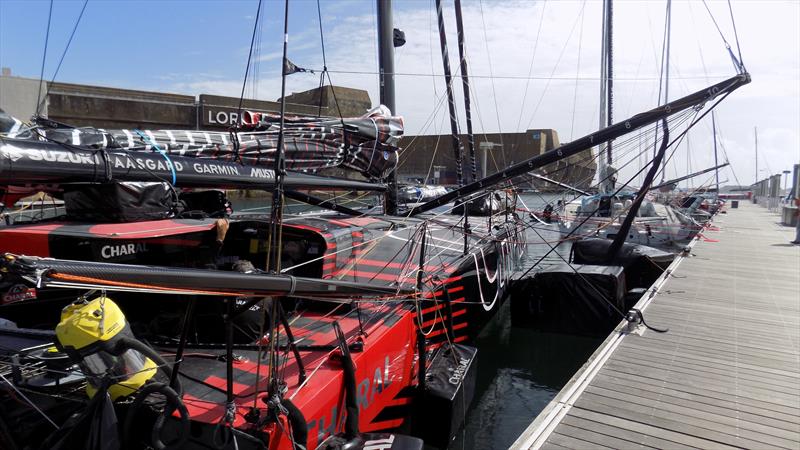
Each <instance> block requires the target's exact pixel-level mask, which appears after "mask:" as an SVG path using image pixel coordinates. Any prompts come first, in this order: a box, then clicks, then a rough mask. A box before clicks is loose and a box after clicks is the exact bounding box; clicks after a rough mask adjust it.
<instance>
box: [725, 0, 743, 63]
mask: <svg viewBox="0 0 800 450" xmlns="http://www.w3.org/2000/svg"><path fill="white" fill-rule="evenodd" d="M728 11H729V12H730V14H731V25H733V37H734V38H735V40H736V52H737V53H739V65H740V68H741V70H744V58H742V47H741V46H740V45H739V32H738V31H736V21H735V20H733V6H731V0H728Z"/></svg>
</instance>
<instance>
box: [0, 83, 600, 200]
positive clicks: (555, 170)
mask: <svg viewBox="0 0 800 450" xmlns="http://www.w3.org/2000/svg"><path fill="white" fill-rule="evenodd" d="M40 86H41V94H39V89H40ZM37 98H38V99H39V106H38V109H39V114H40V115H41V116H43V117H47V118H49V119H51V120H55V121H57V122H61V123H65V124H68V125H73V126H94V127H98V128H128V129H146V128H150V129H178V130H181V129H184V130H189V129H207V130H226V129H229V128H230V126H231V125H233V124H235V123H237V121H238V120H239V117H238V115H239V101H240V99H239V98H238V97H225V96H219V95H211V94H199V95H197V96H193V95H181V94H171V93H163V92H151V91H139V90H132V89H117V88H111V87H103V86H89V85H82V84H72V83H60V82H57V83H52V84H51V83H48V82H46V81H45V82H42V83H40V82H39V80H37V79H31V78H23V77H16V76H13V75H12V74H11V71H10V70H9V69H7V68H3V69H2V76H0V109H3V110H4V111H6V112H7V113H8V114H10V115H12V116H14V117H17V118H19V119H21V120H28V119H29V118H30V117H32V116H33V115H34V114H36V112H37V111H36V110H37V106H36V104H37ZM372 106H373V105H372V100H371V99H370V97H369V94H368V93H367V91H365V90H361V89H354V88H348V87H342V86H323V87H321V88H317V89H311V90H308V91H304V92H297V93H292V94H291V95H287V96H286V111H287V113H288V114H294V115H301V116H314V117H316V116H327V117H340V115H341V116H342V117H354V116H360V115H362V114H364V112H366V111H367V110H368V109H370V108H371V107H372ZM241 109H242V114H245V115H247V114H251V113H253V112H267V113H278V112H279V111H280V102H279V100H276V101H266V100H254V99H243V100H242V108H241ZM243 120H245V121H246V120H247V117H244V118H243ZM461 140H462V142H463V144H464V148H465V149H466V136H461ZM475 142H476V147H477V148H476V152H477V153H478V155H477V164H478V167H479V169H478V173H479V174H481V173H484V172H483V169H486V171H485V173H487V174H492V173H494V172H496V171H497V170H499V169H500V168H503V167H507V166H509V165H511V164H514V163H515V162H519V161H522V160H524V159H527V158H530V157H532V156H536V155H540V154H542V153H544V152H547V151H550V150H552V149H554V148H556V147H558V145H559V142H558V133H556V131H555V130H549V129H543V130H527V131H525V132H524V133H502V134H500V133H490V134H481V135H476V136H475ZM400 147H401V148H402V149H403V150H402V151H401V154H400V162H399V169H398V179H399V180H400V181H401V182H403V181H409V180H411V181H417V182H428V183H435V184H456V164H455V156H454V155H453V150H452V143H451V138H450V135H428V136H404V137H403V139H402V140H401V144H400ZM465 153H466V150H465ZM469 161H470V159H469V155H465V159H464V173H465V174H466V176H467V178H466V179H467V180H469V178H468V177H469V172H470V162H469ZM595 168H596V166H595V162H594V159H593V158H592V156H591V151H588V150H587V152H585V154H581V155H577V156H574V157H572V158H570V159H568V160H567V161H566V162H561V163H559V164H558V165H551V167H547V168H545V170H544V172H545V174H548V175H550V176H551V177H552V178H555V179H557V180H559V181H562V182H564V183H567V184H572V185H575V186H576V187H586V186H587V185H588V184H589V183H590V182H591V179H592V176H593V175H594V172H595ZM338 174H339V175H344V174H342V173H338ZM536 186H537V187H540V188H547V187H548V186H547V185H542V184H541V183H536Z"/></svg>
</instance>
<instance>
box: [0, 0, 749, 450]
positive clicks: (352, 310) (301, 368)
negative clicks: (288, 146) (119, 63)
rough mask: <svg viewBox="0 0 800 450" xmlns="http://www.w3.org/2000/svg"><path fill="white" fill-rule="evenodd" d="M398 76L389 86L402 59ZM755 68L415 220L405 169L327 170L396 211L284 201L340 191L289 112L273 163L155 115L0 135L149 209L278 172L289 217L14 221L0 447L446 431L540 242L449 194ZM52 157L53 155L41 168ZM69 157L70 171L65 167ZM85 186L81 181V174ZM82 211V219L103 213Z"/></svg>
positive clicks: (692, 101)
mask: <svg viewBox="0 0 800 450" xmlns="http://www.w3.org/2000/svg"><path fill="white" fill-rule="evenodd" d="M390 6H391V4H390V3H389V2H388V1H386V0H381V1H379V3H378V11H379V14H380V16H379V24H380V36H381V45H380V47H381V49H382V52H381V60H382V61H384V60H387V61H390V60H391V46H392V44H391V42H392V38H391V37H392V34H393V33H392V32H393V30H392V27H391V16H390V14H391V8H390ZM287 14H288V12H287ZM286 22H288V20H287V21H285V23H286ZM285 42H286V41H284V45H285ZM285 60H286V55H285V47H284V61H285ZM383 68H384V69H386V67H385V66H384V67H383ZM381 73H383V74H388V76H386V78H385V79H384V80H383V81H384V83H383V85H384V86H386V87H390V86H391V85H392V83H391V77H392V76H393V75H392V74H393V73H394V70H393V68H390V69H388V70H382V71H381ZM284 80H285V75H284ZM748 82H749V75H747V74H746V73H742V74H737V75H736V76H735V77H732V78H730V79H728V80H725V81H723V82H720V83H717V84H716V85H714V86H711V87H710V88H708V89H706V90H702V91H698V92H696V93H694V94H691V95H689V96H686V97H684V98H681V99H678V100H675V101H673V102H670V103H669V104H667V105H664V106H660V107H657V108H655V109H652V110H650V111H647V112H644V113H641V114H638V115H636V116H633V117H631V118H629V119H627V120H626V121H623V122H620V123H617V124H615V125H611V126H608V127H605V128H603V129H601V130H599V131H597V132H595V133H591V134H590V135H587V136H585V137H583V138H580V139H577V140H575V141H573V142H570V143H568V144H564V145H562V146H560V147H559V148H558V149H556V150H554V151H552V152H548V153H546V154H543V155H538V156H536V157H533V158H530V159H528V160H525V161H522V162H520V163H517V164H514V165H512V166H510V167H507V168H505V169H504V170H502V171H500V172H498V173H495V174H492V175H490V176H487V177H484V178H482V179H477V180H474V181H472V182H470V183H464V184H463V185H461V186H459V187H458V188H456V189H454V190H453V191H450V192H448V193H447V194H443V195H441V196H438V197H436V198H435V199H432V200H430V201H427V202H424V203H421V204H417V205H414V206H413V207H411V208H410V209H409V210H407V211H404V214H403V215H397V212H398V211H397V209H396V207H395V205H393V204H392V203H393V199H392V198H391V197H392V195H393V187H392V185H393V181H392V176H391V175H389V176H388V178H387V183H386V186H381V184H380V183H378V184H372V183H361V182H354V181H351V180H331V179H328V180H329V183H331V184H336V185H337V186H339V187H338V188H339V189H345V188H347V189H363V190H377V191H386V192H388V194H389V195H388V199H387V202H386V213H385V214H380V213H375V212H370V213H369V214H367V213H365V212H363V211H355V210H350V209H349V208H346V207H342V206H341V205H337V204H335V203H333V202H331V201H326V200H323V199H316V200H315V199H313V198H311V196H307V197H304V198H306V199H307V200H308V201H309V202H311V203H315V204H317V205H320V206H327V207H330V208H331V209H333V210H334V211H333V212H329V213H324V214H313V215H302V216H288V215H287V216H285V217H282V216H280V214H281V211H282V203H281V202H282V200H283V195H282V194H286V195H287V196H289V194H288V193H287V192H288V190H289V188H291V189H297V190H302V189H309V188H314V189H317V188H319V189H324V188H325V187H324V186H325V182H324V181H322V180H321V179H323V180H324V179H326V178H325V177H317V176H313V175H308V174H302V173H294V172H290V171H284V169H285V167H283V166H281V160H282V159H283V158H284V157H285V153H284V151H283V150H284V147H283V145H282V140H283V139H285V138H286V135H285V134H284V132H285V130H286V129H287V128H288V127H286V126H285V122H286V121H287V118H286V117H285V116H284V115H283V114H281V115H280V117H278V120H279V124H280V125H279V126H278V136H277V139H276V145H275V149H276V152H275V154H274V157H273V158H272V159H271V160H270V162H271V163H274V165H273V169H272V171H271V172H269V170H268V169H266V170H265V172H263V173H261V176H260V177H258V176H256V175H254V174H253V172H252V171H242V168H243V167H248V166H245V165H242V164H241V162H239V161H236V160H235V159H234V160H233V161H224V160H223V161H218V160H215V161H214V162H209V163H207V164H213V165H217V166H218V167H217V169H216V172H217V173H214V172H213V170H212V172H211V173H209V172H208V171H206V170H205V169H203V168H202V166H203V164H206V163H205V162H203V161H204V160H203V159H199V158H197V156H198V155H194V156H186V155H183V156H182V155H181V154H180V148H182V146H183V145H184V143H183V142H181V143H178V142H177V138H176V143H175V144H174V147H167V149H164V148H161V147H162V146H165V145H164V144H167V142H165V139H164V138H162V137H161V136H160V135H158V134H157V133H155V132H151V133H147V132H143V134H144V135H145V136H148V139H145V138H142V140H143V141H144V146H145V148H144V150H145V151H139V150H134V149H125V148H117V147H109V146H107V145H106V146H100V147H99V148H92V147H87V146H85V145H81V144H80V138H81V136H80V131H78V138H79V140H78V143H76V144H73V143H71V142H70V143H66V142H60V141H59V140H58V139H57V138H56V137H55V136H52V137H51V139H52V140H53V141H55V142H51V141H50V140H44V141H43V140H41V139H39V138H36V139H20V138H2V139H0V174H2V176H3V178H2V180H3V184H4V185H5V186H9V187H14V188H26V187H30V186H31V185H36V186H37V187H38V186H41V185H51V186H62V187H63V186H67V181H68V182H70V183H71V184H72V185H70V186H69V187H68V189H70V195H74V196H75V198H76V199H78V200H79V201H78V205H90V203H88V202H87V201H88V200H94V201H97V199H102V200H107V199H108V198H114V199H117V200H120V201H115V202H114V203H115V206H117V207H118V208H117V209H116V210H115V211H117V212H119V213H120V214H121V217H127V216H126V214H128V213H130V212H131V211H134V212H136V213H141V212H142V211H141V210H140V209H138V210H137V209H136V208H132V207H130V206H131V204H133V203H136V201H130V200H131V199H134V200H137V199H138V200H142V199H143V198H145V197H146V198H147V199H151V200H153V199H156V200H159V199H161V200H163V199H164V198H167V199H174V198H173V197H171V196H175V195H177V196H179V195H180V194H179V193H176V192H175V190H174V186H175V184H177V185H178V186H181V185H184V186H187V187H213V186H215V185H216V186H220V185H221V186H231V187H243V186H249V187H253V186H259V187H261V188H273V189H274V192H275V194H276V195H274V196H273V202H274V203H273V208H272V210H271V213H270V215H269V216H262V217H258V216H242V217H237V216H232V217H229V218H228V217H224V215H225V214H224V211H225V209H226V208H225V203H226V202H225V201H224V199H221V198H219V197H218V196H215V194H205V195H207V196H208V197H211V200H209V199H208V198H203V199H199V200H198V199H197V198H194V199H192V198H191V197H189V198H186V199H184V203H186V204H191V203H192V201H195V202H197V204H198V205H199V206H198V208H196V209H193V210H194V211H199V213H198V214H199V217H191V216H190V217H178V216H175V214H176V213H175V211H172V210H169V211H166V212H164V211H160V212H157V214H167V217H160V218H155V219H154V218H152V217H149V219H150V220H142V221H137V222H128V221H123V222H116V223H97V222H91V221H90V222H87V221H83V222H80V223H79V222H76V221H69V220H68V221H46V222H40V223H35V224H17V225H13V226H8V227H4V228H2V229H0V238H2V242H3V248H2V251H3V252H4V255H3V257H2V260H1V261H0V265H1V266H2V268H1V269H0V270H1V271H2V273H3V278H2V283H3V286H2V291H3V300H4V303H5V304H3V305H2V306H0V317H3V319H4V320H3V322H2V324H0V334H2V336H3V338H2V351H3V352H4V353H3V357H2V360H1V361H0V374H2V375H3V380H0V381H2V382H3V383H2V387H3V390H2V395H3V396H2V397H0V401H2V403H3V406H4V407H3V408H2V411H3V413H2V417H1V418H2V419H3V420H2V421H1V422H0V423H2V425H3V427H0V442H3V444H4V445H5V443H6V442H10V443H11V445H18V444H19V443H20V442H24V443H26V444H30V443H38V442H42V441H44V445H45V446H49V448H75V447H81V446H87V445H90V444H91V443H94V444H99V443H105V444H113V443H114V442H127V443H128V445H132V446H134V447H156V448H208V447H209V446H211V447H216V448H271V449H277V448H282V449H288V448H298V447H303V448H363V449H367V448H371V449H374V448H395V449H399V448H421V442H420V441H418V440H414V439H412V438H409V437H406V436H402V435H400V434H397V433H396V432H394V431H396V430H412V431H414V432H415V434H418V435H420V436H422V437H424V438H425V440H426V442H430V443H437V445H440V446H441V445H442V444H443V445H446V444H447V442H449V440H450V438H451V437H452V435H453V433H455V432H456V431H457V429H458V427H459V425H460V420H461V419H462V418H463V415H464V413H465V411H464V410H465V408H467V407H468V405H469V400H470V397H471V390H472V389H473V388H472V387H470V385H471V383H473V382H474V376H475V375H474V374H475V372H474V367H475V365H474V364H475V358H476V350H475V349H474V348H473V347H470V346H468V345H464V344H465V343H468V342H469V341H470V339H471V337H473V336H474V333H475V332H476V330H478V329H479V328H480V324H481V323H482V322H485V321H486V320H488V318H489V317H491V315H492V314H493V313H494V312H495V311H496V310H497V309H498V308H499V306H500V305H501V304H502V302H503V301H504V299H505V293H506V291H507V289H508V283H509V280H510V276H511V274H512V272H513V270H514V266H515V264H516V263H518V262H519V259H520V258H521V257H522V256H523V253H522V249H523V248H524V245H523V243H524V238H523V237H522V233H523V232H524V229H523V228H522V223H521V221H520V220H519V218H518V217H516V216H515V215H514V213H513V212H509V211H508V210H503V211H501V212H499V213H498V214H496V217H493V216H491V215H490V216H488V217H472V216H469V215H468V213H467V210H468V208H466V207H465V208H463V213H462V214H459V215H456V214H447V213H446V212H444V213H443V212H437V211H438V210H437V208H442V207H445V208H446V210H447V211H449V210H450V209H452V207H451V206H449V205H452V203H453V202H456V203H457V204H462V205H464V204H467V203H469V202H473V201H475V200H480V199H482V198H484V197H486V196H487V195H491V190H492V189H494V188H496V187H502V186H503V184H504V183H507V182H509V181H510V180H512V179H513V178H514V177H517V176H520V175H522V174H524V173H527V172H530V171H532V170H536V169H538V168H540V167H543V166H545V165H547V164H551V163H553V162H557V161H559V160H561V159H563V158H568V157H570V156H571V155H575V154H577V153H580V152H584V151H586V149H588V148H591V147H592V146H594V145H596V144H597V143H598V142H606V141H609V140H612V139H615V138H617V137H619V136H622V135H625V134H627V133H630V132H633V131H635V130H637V129H641V128H642V127H646V126H647V125H649V124H651V123H653V122H654V121H658V120H665V119H666V118H667V117H669V116H670V115H671V114H675V113H679V112H681V111H685V110H687V109H691V108H695V107H698V106H699V105H703V104H705V103H706V102H710V101H712V102H713V101H716V100H718V99H719V96H720V95H723V94H726V93H729V92H732V91H733V90H735V89H737V88H738V87H740V86H742V85H744V84H746V83H748ZM282 97H285V96H282ZM382 100H383V99H382ZM385 103H389V104H391V102H390V101H386V102H385ZM392 106H393V105H392ZM390 108H391V106H390ZM289 122H291V121H290V120H289ZM103 133H104V132H102V131H100V133H99V134H98V135H99V136H100V139H101V140H102V136H106V134H103ZM90 134H93V135H94V134H97V133H95V132H94V131H91V133H90ZM122 134H123V135H126V134H125V133H124V132H123V133H122ZM164 134H165V136H166V137H167V140H168V141H169V142H168V143H169V144H170V145H172V142H171V140H169V139H170V138H169V134H167V133H164ZM110 135H111V136H115V134H114V133H110ZM116 136H119V134H116ZM126 136H127V135H126ZM173 136H174V134H173ZM44 137H45V138H46V137H47V135H46V133H45V136H44ZM87 137H88V136H87ZM195 137H196V136H191V139H195ZM106 138H107V137H106ZM115 139H116V138H115ZM186 139H187V141H188V140H189V135H187V137H186ZM220 139H221V137H220ZM148 141H149V142H148ZM128 142H130V141H128ZM147 146H150V148H149V150H156V151H155V152H148V151H147V150H148V148H146V147H147ZM157 146H158V147H159V148H161V149H160V150H161V151H159V150H158V149H157V148H156V147H157ZM168 150H169V151H168ZM173 150H174V152H173ZM186 150H187V151H188V150H189V149H188V148H187V149H186ZM234 153H235V152H234ZM34 158H41V159H40V160H39V163H38V164H33V161H36V160H35V159H34ZM47 158H50V159H47ZM192 158H194V159H192ZM387 160H388V159H387ZM42 161H45V162H47V163H52V164H44V163H42ZM117 164H122V167H120V168H119V170H117V167H116V165H117ZM179 164H180V167H181V168H183V169H186V170H179ZM195 165H199V167H200V168H201V170H197V169H195ZM286 165H287V166H288V165H291V163H290V162H289V163H287V164H286ZM55 167H58V168H59V169H62V172H61V173H59V174H57V175H55V174H54V173H53V170H52V169H53V168H55ZM359 167H361V166H359ZM367 167H368V168H371V166H367ZM18 169H19V170H18ZM234 169H238V170H234ZM259 173H260V172H259ZM389 173H390V174H391V170H390V171H389ZM243 174H244V176H243ZM109 180H118V181H119V182H118V183H116V184H113V185H109V183H108V181H109ZM170 181H171V182H170ZM123 182H124V183H127V184H124V183H123ZM74 183H84V184H82V185H80V186H77V189H75V190H72V189H73V188H76V186H74ZM215 183H216V184H215ZM348 183H349V184H348ZM170 185H171V186H172V187H173V188H172V189H171V188H170ZM370 185H371V186H370ZM131 186H134V187H136V188H137V189H138V191H137V190H136V189H134V190H133V191H131V190H130V189H129V188H131ZM333 189H336V187H334V188H333ZM120 191H125V192H122V193H121V192H120ZM142 192H145V193H146V194H142ZM112 194H113V195H112ZM65 195H66V193H65ZM125 195H129V196H130V195H133V197H126V196H125ZM143 195H144V197H143ZM292 195H294V194H292ZM297 197H302V195H297ZM126 198H127V199H128V201H122V200H124V199H126ZM139 203H141V202H139ZM144 204H145V205H147V206H150V205H152V204H153V202H144ZM155 204H158V202H155ZM209 204H210V205H211V207H207V206H208V205H209ZM120 205H122V207H119V206H120ZM276 205H277V207H275V206H276ZM220 206H222V207H223V208H220ZM78 210H79V211H80V212H81V213H83V214H85V216H84V217H91V215H92V214H93V213H97V211H93V210H92V208H91V207H88V206H87V207H85V208H78ZM221 211H222V213H221ZM147 212H148V213H150V212H152V211H147ZM467 219H469V220H470V227H469V229H467V226H466V221H467ZM98 261H105V262H98ZM156 296H157V297H156ZM54 328H55V332H53V331H52V330H53V329H54ZM76 336H77V337H76ZM87 336H88V337H87ZM264 355H267V356H266V358H265V357H264ZM265 359H266V361H265ZM117 414H119V417H117ZM123 416H124V418H123ZM116 422H120V423H121V424H122V427H121V429H122V431H121V435H120V434H119V433H120V431H117V430H118V428H117V427H116V426H114V424H115V423H116ZM54 427H55V429H56V432H53V428H54ZM389 430H391V431H393V432H391V433H387V431H389ZM9 446H10V445H9Z"/></svg>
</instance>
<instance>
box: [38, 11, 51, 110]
mask: <svg viewBox="0 0 800 450" xmlns="http://www.w3.org/2000/svg"><path fill="white" fill-rule="evenodd" d="M52 18H53V0H50V10H49V12H48V13H47V33H46V34H45V35H44V52H42V70H41V71H40V72H39V90H38V91H37V92H36V116H38V115H39V112H40V110H41V109H42V105H41V103H40V102H41V101H42V82H44V63H45V61H47V44H48V43H49V42H50V20H51V19H52ZM45 101H47V97H45Z"/></svg>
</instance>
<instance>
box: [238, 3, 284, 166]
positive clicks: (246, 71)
mask: <svg viewBox="0 0 800 450" xmlns="http://www.w3.org/2000/svg"><path fill="white" fill-rule="evenodd" d="M260 19H261V0H258V8H257V9H256V20H255V21H254V22H253V35H252V36H251V37H250V51H249V52H248V53H247V67H245V69H244V80H242V94H241V95H240V96H239V107H238V108H237V112H238V117H237V119H236V120H237V124H236V125H237V126H239V125H241V124H242V102H244V90H245V88H246V87H247V75H248V74H249V73H250V61H251V60H252V58H253V46H254V45H255V41H256V30H258V22H259V20H260ZM281 72H283V63H281ZM237 153H238V152H237Z"/></svg>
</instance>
